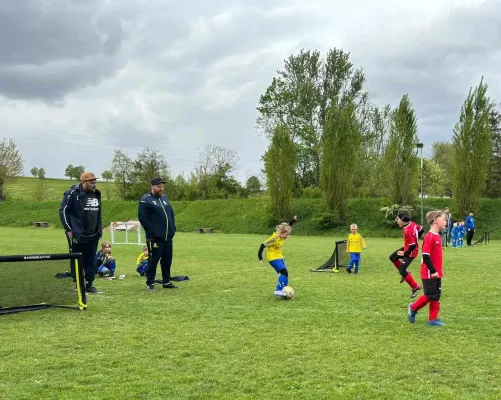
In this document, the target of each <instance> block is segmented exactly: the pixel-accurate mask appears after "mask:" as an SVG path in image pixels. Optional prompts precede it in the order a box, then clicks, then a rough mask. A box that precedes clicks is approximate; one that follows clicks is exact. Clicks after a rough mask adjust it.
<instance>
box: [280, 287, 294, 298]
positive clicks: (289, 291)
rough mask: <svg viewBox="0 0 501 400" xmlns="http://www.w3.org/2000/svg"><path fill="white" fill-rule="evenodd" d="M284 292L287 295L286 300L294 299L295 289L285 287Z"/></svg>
mask: <svg viewBox="0 0 501 400" xmlns="http://www.w3.org/2000/svg"><path fill="white" fill-rule="evenodd" d="M282 291H283V292H284V293H285V298H286V299H292V298H293V297H294V289H293V288H292V287H291V286H285V287H284V288H283V289H282Z"/></svg>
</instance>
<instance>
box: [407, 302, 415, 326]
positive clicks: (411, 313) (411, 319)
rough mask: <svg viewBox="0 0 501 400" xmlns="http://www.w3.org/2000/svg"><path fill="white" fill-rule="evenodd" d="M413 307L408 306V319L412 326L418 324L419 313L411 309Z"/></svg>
mask: <svg viewBox="0 0 501 400" xmlns="http://www.w3.org/2000/svg"><path fill="white" fill-rule="evenodd" d="M411 305H412V304H409V305H408V306H407V319H408V320H409V322H410V323H411V324H413V323H414V322H416V314H417V311H414V310H413V309H412V308H411Z"/></svg>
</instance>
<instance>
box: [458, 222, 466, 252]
mask: <svg viewBox="0 0 501 400" xmlns="http://www.w3.org/2000/svg"><path fill="white" fill-rule="evenodd" d="M465 232H466V228H465V227H464V221H460V222H459V224H458V242H457V246H458V247H463V239H464V234H465Z"/></svg>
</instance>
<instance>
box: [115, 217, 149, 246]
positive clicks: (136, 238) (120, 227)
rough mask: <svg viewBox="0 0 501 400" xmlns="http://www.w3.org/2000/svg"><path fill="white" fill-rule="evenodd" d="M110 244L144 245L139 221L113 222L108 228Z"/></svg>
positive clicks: (144, 240) (144, 241)
mask: <svg viewBox="0 0 501 400" xmlns="http://www.w3.org/2000/svg"><path fill="white" fill-rule="evenodd" d="M109 230H110V233H111V244H139V245H144V244H145V243H146V239H145V237H144V230H143V228H142V226H141V223H140V222H139V221H114V222H112V223H111V224H110V227H109Z"/></svg>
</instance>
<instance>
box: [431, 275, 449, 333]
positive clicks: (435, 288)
mask: <svg viewBox="0 0 501 400" xmlns="http://www.w3.org/2000/svg"><path fill="white" fill-rule="evenodd" d="M430 281H431V282H430V288H429V293H428V298H429V299H430V312H429V316H428V325H430V326H444V325H445V324H444V323H443V322H442V321H440V320H439V319H438V313H439V311H440V295H441V292H442V279H430Z"/></svg>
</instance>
